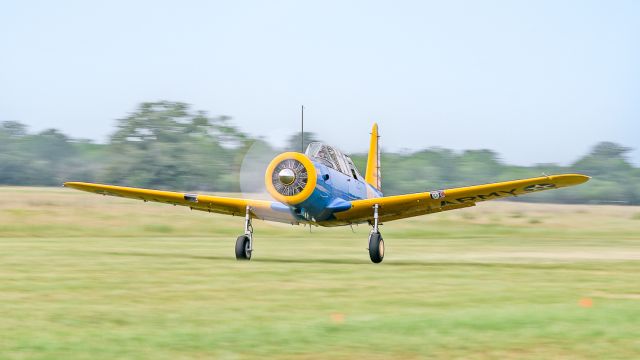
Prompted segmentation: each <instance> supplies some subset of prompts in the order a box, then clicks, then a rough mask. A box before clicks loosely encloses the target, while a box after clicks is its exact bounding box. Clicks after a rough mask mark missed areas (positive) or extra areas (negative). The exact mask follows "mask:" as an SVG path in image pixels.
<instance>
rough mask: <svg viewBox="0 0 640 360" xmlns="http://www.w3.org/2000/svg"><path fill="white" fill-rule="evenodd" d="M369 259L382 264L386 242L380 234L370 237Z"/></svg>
mask: <svg viewBox="0 0 640 360" xmlns="http://www.w3.org/2000/svg"><path fill="white" fill-rule="evenodd" d="M369 257H370V258H371V262H373V263H376V264H377V263H380V262H382V259H384V240H383V239H382V235H381V234H380V233H379V232H372V233H371V234H370V235H369Z"/></svg>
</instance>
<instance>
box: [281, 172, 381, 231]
mask: <svg viewBox="0 0 640 360" xmlns="http://www.w3.org/2000/svg"><path fill="white" fill-rule="evenodd" d="M312 163H313V165H314V167H315V168H316V172H317V181H316V187H315V189H314V190H313V193H312V194H311V195H310V196H309V197H308V198H307V199H306V200H304V201H303V202H301V203H300V204H297V205H294V206H290V207H289V208H290V209H291V211H292V212H293V214H294V216H295V217H296V218H297V219H298V220H300V221H305V222H321V221H328V220H334V219H335V217H334V216H333V214H334V213H335V212H339V211H346V210H349V209H350V208H351V201H352V200H360V199H369V198H375V197H381V196H382V193H381V192H380V191H378V190H376V189H375V188H374V187H373V186H371V185H369V184H368V183H366V182H365V181H364V179H362V178H355V177H354V176H348V175H346V174H344V173H342V172H340V171H337V170H335V169H333V168H330V167H328V166H326V165H324V164H322V163H321V162H318V161H315V160H312ZM282 206H286V205H284V204H282Z"/></svg>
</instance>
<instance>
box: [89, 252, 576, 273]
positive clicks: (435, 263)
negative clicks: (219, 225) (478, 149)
mask: <svg viewBox="0 0 640 360" xmlns="http://www.w3.org/2000/svg"><path fill="white" fill-rule="evenodd" d="M91 253H94V254H103V255H113V256H142V257H156V258H172V259H192V260H214V261H221V262H226V263H229V262H237V260H236V259H235V258H234V257H233V255H231V256H206V255H193V254H180V253H154V252H138V251H135V252H124V251H122V252H119V251H92V252H91ZM251 262H255V263H274V264H334V265H371V266H373V265H374V264H371V263H370V262H369V261H368V259H366V258H365V257H363V258H362V259H361V260H355V259H318V258H298V259H294V258H254V259H253V260H251ZM572 265H573V266H572V267H574V268H575V264H572ZM380 266H392V267H393V266H416V267H473V268H518V269H565V268H566V267H567V266H569V264H565V263H527V262H522V263H513V262H512V263H507V262H472V261H459V262H454V261H437V260H424V261H407V260H398V261H394V260H393V259H388V260H386V261H385V262H384V263H383V264H382V265H380Z"/></svg>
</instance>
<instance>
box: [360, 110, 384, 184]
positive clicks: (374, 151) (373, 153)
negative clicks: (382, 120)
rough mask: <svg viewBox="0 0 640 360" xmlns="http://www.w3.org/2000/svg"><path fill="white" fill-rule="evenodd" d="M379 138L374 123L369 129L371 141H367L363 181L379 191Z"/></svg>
mask: <svg viewBox="0 0 640 360" xmlns="http://www.w3.org/2000/svg"><path fill="white" fill-rule="evenodd" d="M379 140H380V136H379V135H378V124H376V123H374V124H373V128H372V129H371V140H370V141H369V156H368V158H367V170H366V173H365V177H364V179H365V181H366V182H367V183H369V184H370V185H371V186H373V187H374V188H376V189H377V190H379V191H381V189H382V177H381V174H380V146H379V145H380V144H379Z"/></svg>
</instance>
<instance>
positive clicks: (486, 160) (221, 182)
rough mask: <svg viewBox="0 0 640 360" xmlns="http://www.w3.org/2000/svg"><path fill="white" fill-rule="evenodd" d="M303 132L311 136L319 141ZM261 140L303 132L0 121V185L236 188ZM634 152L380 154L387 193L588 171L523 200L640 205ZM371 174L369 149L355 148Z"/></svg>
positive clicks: (169, 118) (187, 114)
mask: <svg viewBox="0 0 640 360" xmlns="http://www.w3.org/2000/svg"><path fill="white" fill-rule="evenodd" d="M315 139H316V137H315V135H314V134H311V133H306V134H305V138H304V143H305V144H307V143H308V142H310V141H313V140H315ZM256 142H260V145H261V146H263V147H267V148H269V149H272V150H273V151H274V152H275V151H277V150H283V151H284V150H296V151H299V149H300V142H301V139H300V134H295V135H292V136H291V138H290V139H289V142H288V145H287V146H286V148H285V149H274V148H273V147H272V146H271V145H269V144H268V143H266V142H265V141H264V140H263V139H260V138H254V137H251V136H249V135H247V134H245V133H243V132H242V131H240V130H239V129H238V128H237V127H235V126H234V125H233V122H232V119H231V118H230V117H228V116H210V115H208V114H207V113H205V112H203V111H194V110H193V109H191V107H190V106H189V105H188V104H185V103H181V102H171V101H159V102H147V103H142V104H140V105H139V106H138V107H137V109H136V110H135V111H134V112H132V113H131V114H129V115H128V116H126V117H124V118H122V119H119V120H118V122H117V127H116V129H115V131H114V133H113V134H111V136H110V137H109V140H108V142H107V143H105V144H98V143H95V142H92V141H89V140H81V139H73V138H71V137H69V136H67V135H65V134H64V133H62V132H60V131H59V130H56V129H49V130H44V131H41V132H39V133H30V132H29V131H28V128H27V126H26V125H24V124H22V123H19V122H15V121H5V122H2V123H0V184H2V185H28V186H59V185H60V184H61V183H63V182H64V181H69V180H78V181H87V182H100V183H110V184H119V185H124V186H136V187H148V188H160V189H172V190H182V191H212V192H214V191H215V192H234V191H239V183H240V182H239V173H240V167H241V164H242V160H243V158H244V155H245V154H246V153H247V151H248V149H250V148H251V146H253V145H254V144H255V143H256ZM631 150H632V149H630V148H628V147H624V146H622V145H619V144H616V143H612V142H601V143H598V144H596V145H595V146H594V147H593V148H592V149H591V151H590V152H589V153H588V154H585V155H584V156H582V157H581V158H579V159H577V160H576V161H575V162H574V163H573V164H571V165H569V166H560V165H556V164H539V165H535V166H529V167H527V166H514V165H508V164H504V163H503V162H501V161H500V158H499V156H498V154H497V153H495V152H494V151H491V150H466V151H463V152H456V151H453V150H449V149H444V148H429V149H425V150H421V151H417V152H412V153H387V152H383V154H382V159H381V166H382V178H383V182H382V183H383V191H384V192H385V194H389V195H392V194H401V193H410V192H421V191H428V190H434V189H445V188H451V187H457V186H468V185H474V184H479V183H488V182H495V181H504V180H512V179H519V178H525V177H532V176H540V175H542V174H557V173H567V172H569V173H572V172H577V173H582V174H586V175H589V176H592V177H593V179H592V180H591V181H589V182H588V183H587V184H585V185H582V186H578V187H575V188H570V189H565V190H563V191H557V192H556V191H552V192H542V193H537V194H531V195H529V196H525V197H521V198H518V199H515V200H516V201H533V202H562V203H609V204H634V205H638V204H640V168H637V167H634V166H633V165H632V164H631V163H630V162H629V160H628V158H627V156H628V153H629V152H630V151H631ZM352 158H353V160H354V162H355V163H356V165H357V166H358V168H359V169H360V170H361V171H363V172H364V170H365V163H366V154H352Z"/></svg>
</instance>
